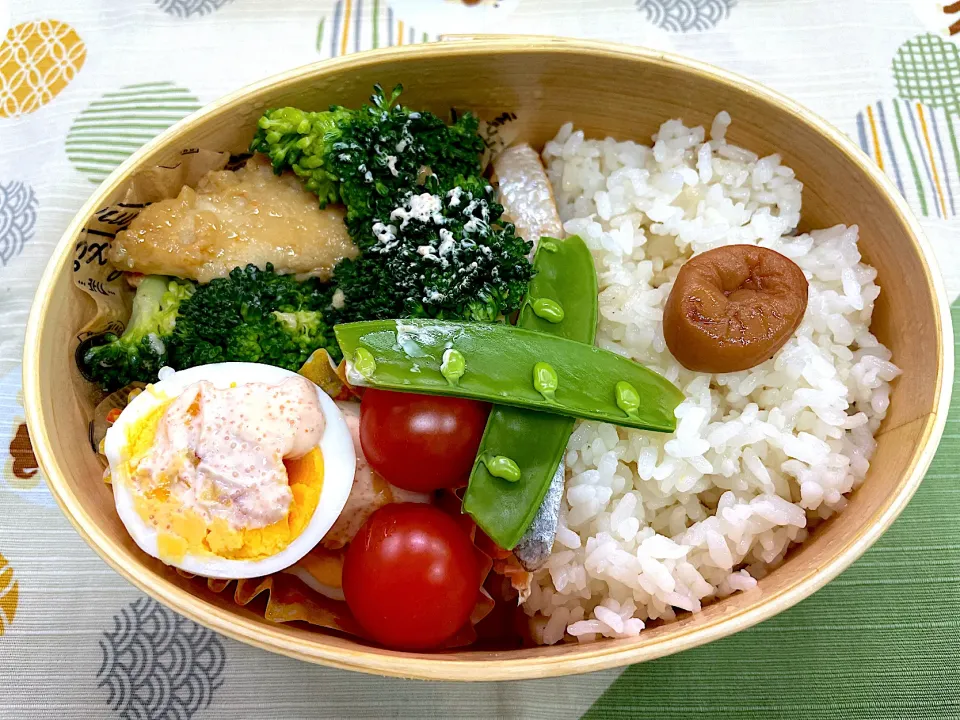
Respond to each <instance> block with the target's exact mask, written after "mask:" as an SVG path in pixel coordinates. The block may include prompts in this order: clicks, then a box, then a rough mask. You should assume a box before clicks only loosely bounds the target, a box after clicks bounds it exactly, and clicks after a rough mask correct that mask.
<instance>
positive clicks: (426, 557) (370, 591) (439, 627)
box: [343, 503, 480, 650]
mask: <svg viewBox="0 0 960 720" xmlns="http://www.w3.org/2000/svg"><path fill="white" fill-rule="evenodd" d="M479 588H480V569H479V567H478V564H477V558H476V555H475V554H474V547H473V543H471V542H470V538H469V537H468V536H467V534H466V533H465V532H464V531H463V530H462V529H460V527H459V526H458V525H457V523H456V521H455V520H454V519H453V518H451V517H450V516H449V515H447V514H446V513H444V512H442V511H440V510H437V509H436V508H435V507H432V506H430V505H424V504H420V503H394V504H391V505H386V506H384V507H382V508H380V509H379V510H377V511H376V512H375V513H374V514H373V515H371V516H370V518H369V519H368V520H367V522H366V523H364V525H363V527H362V528H360V532H359V533H357V535H356V537H354V539H353V541H352V542H351V543H350V545H349V547H348V548H347V553H346V557H345V558H344V561H343V594H344V597H345V598H346V601H347V605H348V606H349V607H350V611H351V612H352V613H353V616H354V617H355V618H356V620H357V622H358V623H360V625H361V626H362V627H363V629H364V630H366V631H367V632H368V633H369V634H370V636H371V637H372V638H373V639H374V640H376V641H377V642H380V643H382V644H383V645H386V646H387V647H391V648H398V649H404V650H423V649H426V648H431V647H436V646H437V645H440V644H441V643H443V641H444V640H447V639H448V638H450V637H451V636H452V635H453V634H454V633H456V632H457V630H459V629H460V628H461V627H463V625H464V624H465V623H466V622H467V620H468V619H469V618H470V613H471V612H472V611H473V608H474V606H475V605H476V601H477V592H478V590H479Z"/></svg>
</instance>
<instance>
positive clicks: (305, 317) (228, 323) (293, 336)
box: [170, 264, 341, 370]
mask: <svg viewBox="0 0 960 720" xmlns="http://www.w3.org/2000/svg"><path fill="white" fill-rule="evenodd" d="M330 293H331V290H330V289H329V288H328V287H325V286H323V285H322V284H321V283H320V282H319V281H318V280H316V279H311V280H307V281H306V282H298V281H297V280H296V279H294V278H293V277H292V276H289V275H278V274H277V273H275V272H274V270H273V266H272V265H270V264H267V266H266V269H264V270H260V269H258V268H257V267H256V266H255V265H247V266H246V267H245V268H234V270H233V271H232V272H231V273H230V276H229V277H226V278H217V279H215V280H212V281H210V282H209V283H208V284H206V285H200V286H198V287H197V290H196V292H195V293H194V294H193V296H192V297H191V298H190V300H189V302H186V303H184V304H183V305H182V306H181V307H180V316H179V317H178V318H177V324H176V327H175V328H174V331H173V337H172V338H171V342H170V359H171V364H172V366H173V367H175V368H177V369H183V368H187V367H193V366H194V365H205V364H208V363H216V362H259V363H266V364H268V365H276V366H279V367H283V368H287V369H288V370H299V369H300V367H301V366H302V365H303V363H304V362H306V360H307V358H308V357H310V354H311V353H312V352H313V351H314V350H316V349H317V348H321V347H324V348H327V350H328V352H330V354H331V355H332V356H334V357H335V358H336V359H338V360H339V358H340V357H341V355H340V351H339V347H338V346H337V344H336V340H335V339H334V337H333V328H332V325H331V324H330V323H327V322H326V320H325V313H326V311H327V309H328V308H329V306H330Z"/></svg>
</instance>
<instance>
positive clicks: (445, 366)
mask: <svg viewBox="0 0 960 720" xmlns="http://www.w3.org/2000/svg"><path fill="white" fill-rule="evenodd" d="M466 371H467V361H466V358H464V357H463V353H461V352H460V351H459V350H454V349H453V348H447V349H446V350H445V351H444V353H443V361H442V362H441V363H440V374H441V375H443V376H444V377H445V378H446V379H447V381H448V382H449V383H450V384H451V385H456V384H457V383H458V382H460V378H462V377H463V374H464V373H465V372H466Z"/></svg>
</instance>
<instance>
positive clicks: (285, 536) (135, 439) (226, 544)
mask: <svg viewBox="0 0 960 720" xmlns="http://www.w3.org/2000/svg"><path fill="white" fill-rule="evenodd" d="M171 402H172V401H171ZM169 406H170V402H166V403H162V404H161V405H160V406H158V407H157V408H155V409H154V410H152V411H150V412H149V413H147V414H146V415H145V416H144V418H143V419H142V420H141V421H140V422H138V423H136V424H134V425H133V426H132V427H131V428H129V429H128V431H127V447H128V449H129V455H128V457H129V458H131V462H128V463H127V467H128V470H132V466H133V462H132V461H134V460H135V459H139V458H141V457H143V455H144V454H145V453H146V452H147V451H148V450H149V449H150V448H151V446H152V445H153V443H154V440H155V438H156V435H157V430H158V426H159V424H160V421H161V419H162V418H163V416H164V413H165V412H166V410H167V408H168V407H169ZM184 461H185V462H186V461H189V460H188V459H184ZM283 466H284V468H285V470H286V473H287V481H288V484H289V488H290V493H291V496H292V499H291V502H290V504H289V509H288V511H287V513H286V515H285V516H284V517H282V518H281V519H279V520H277V521H276V522H273V523H271V524H269V525H265V526H263V527H246V528H244V527H235V526H232V525H231V524H230V523H229V522H228V521H227V520H225V519H223V518H220V517H216V518H213V519H212V521H208V519H207V518H205V517H204V516H203V515H202V514H201V513H199V512H197V511H196V510H194V509H192V508H189V507H185V506H184V505H183V504H182V503H181V502H180V501H179V500H178V499H177V498H174V497H172V496H171V493H170V486H171V483H172V482H173V481H174V480H176V478H175V477H171V475H169V474H167V475H166V476H164V475H154V476H152V477H150V478H149V479H142V480H147V482H140V483H139V487H131V490H132V492H133V504H134V510H135V511H136V512H137V514H138V515H139V516H140V518H141V519H142V520H143V521H144V523H145V524H146V525H147V526H148V527H152V528H155V529H156V530H157V550H158V554H159V556H160V559H161V560H163V561H164V562H166V563H168V564H174V565H175V564H177V563H178V562H179V561H182V560H183V558H184V557H186V556H187V555H191V556H204V555H207V556H210V555H213V556H217V557H220V558H224V559H229V560H254V561H255V560H262V559H264V558H267V557H271V556H273V555H276V554H277V553H279V552H281V551H282V550H283V549H285V548H286V547H287V546H288V545H290V543H291V542H293V541H294V540H295V539H296V538H297V537H298V536H299V535H300V534H301V533H302V532H303V530H304V529H305V528H306V527H307V525H308V524H309V522H310V519H311V518H312V517H313V513H314V511H315V510H316V509H317V506H318V505H319V502H320V494H321V492H322V489H323V476H324V462H323V454H322V452H321V451H320V448H319V447H314V448H313V449H311V450H310V451H308V452H307V453H306V454H305V455H303V456H302V457H299V458H295V459H291V458H284V459H283ZM197 499H198V500H199V501H201V502H217V501H218V499H217V498H216V497H198V498H197ZM219 502H224V500H223V499H220V500H219ZM225 502H227V503H229V499H226V501H225Z"/></svg>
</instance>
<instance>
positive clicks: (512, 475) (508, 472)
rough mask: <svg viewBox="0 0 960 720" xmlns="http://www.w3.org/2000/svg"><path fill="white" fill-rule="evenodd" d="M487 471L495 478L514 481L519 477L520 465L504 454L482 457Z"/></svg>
mask: <svg viewBox="0 0 960 720" xmlns="http://www.w3.org/2000/svg"><path fill="white" fill-rule="evenodd" d="M482 462H483V464H484V467H486V468H487V472H488V473H490V474H491V475H493V476H494V477H496V478H501V479H503V480H506V481H507V482H512V483H515V482H517V481H518V480H519V479H520V466H519V465H517V463H516V462H514V460H513V459H512V458H508V457H507V456H506V455H495V456H493V457H484V458H483V459H482Z"/></svg>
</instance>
